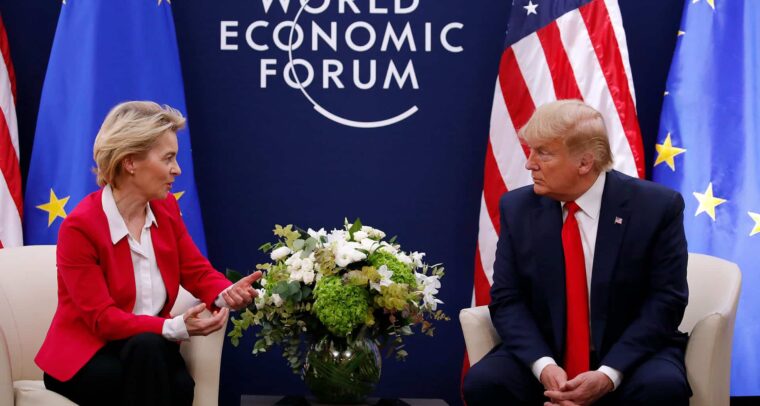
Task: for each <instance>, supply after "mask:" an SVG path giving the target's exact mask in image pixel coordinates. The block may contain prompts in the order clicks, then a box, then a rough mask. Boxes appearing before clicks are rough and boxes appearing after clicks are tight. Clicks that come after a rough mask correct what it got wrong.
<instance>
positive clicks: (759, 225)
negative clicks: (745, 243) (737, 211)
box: [747, 211, 760, 237]
mask: <svg viewBox="0 0 760 406" xmlns="http://www.w3.org/2000/svg"><path fill="white" fill-rule="evenodd" d="M747 214H749V216H750V217H752V220H753V221H754V222H755V228H753V229H752V231H750V232H749V236H750V237H752V236H753V235H755V234H757V233H760V214H758V213H753V212H751V211H748V212H747Z"/></svg>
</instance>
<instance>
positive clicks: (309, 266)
mask: <svg viewBox="0 0 760 406" xmlns="http://www.w3.org/2000/svg"><path fill="white" fill-rule="evenodd" d="M313 270H314V254H311V255H309V256H308V257H306V258H303V259H302V260H301V271H303V272H312V271H313Z"/></svg>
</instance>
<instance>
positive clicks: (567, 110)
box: [519, 100, 612, 172]
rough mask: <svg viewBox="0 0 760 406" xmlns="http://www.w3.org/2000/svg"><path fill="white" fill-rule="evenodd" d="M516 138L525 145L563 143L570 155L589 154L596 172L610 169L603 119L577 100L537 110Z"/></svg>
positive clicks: (607, 139) (562, 101)
mask: <svg viewBox="0 0 760 406" xmlns="http://www.w3.org/2000/svg"><path fill="white" fill-rule="evenodd" d="M519 136H520V138H522V139H523V140H525V141H527V142H531V141H552V140H556V139H562V141H563V142H564V144H565V146H567V148H568V150H569V151H570V153H571V154H578V153H583V152H591V154H592V155H593V156H594V169H595V170H597V171H600V172H601V171H605V170H608V169H609V168H611V167H612V151H611V150H610V141H609V138H608V137H607V129H606V128H605V126H604V118H603V117H602V114H601V113H599V112H598V111H596V110H595V109H594V108H592V107H591V106H589V105H588V104H585V103H583V102H582V101H580V100H558V101H555V102H551V103H547V104H544V105H542V106H539V107H538V108H537V109H536V111H535V112H534V113H533V115H532V116H531V117H530V120H528V123H527V124H525V126H524V127H523V128H522V129H521V130H520V134H519Z"/></svg>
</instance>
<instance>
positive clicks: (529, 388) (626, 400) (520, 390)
mask: <svg viewBox="0 0 760 406" xmlns="http://www.w3.org/2000/svg"><path fill="white" fill-rule="evenodd" d="M593 358H594V357H593V356H592V359H593ZM594 364H595V363H593V362H592V367H593V366H594ZM597 364H598V363H597ZM463 392H464V399H465V401H466V402H467V406H481V405H489V406H490V405H526V406H527V405H543V402H544V401H546V400H547V399H545V398H544V396H543V392H544V388H543V385H541V383H540V382H539V381H538V379H536V377H535V376H534V375H533V373H532V372H531V370H530V369H529V368H528V367H527V366H525V365H524V364H523V363H522V362H520V361H519V360H518V359H517V357H515V356H514V355H513V354H512V353H510V352H509V351H507V350H506V349H504V347H503V346H501V345H499V346H497V347H496V348H494V349H493V350H491V352H490V353H488V355H486V356H485V357H483V359H482V360H480V361H479V362H478V363H476V364H475V365H473V366H472V368H470V370H469V371H468V372H467V376H465V379H464V385H463ZM689 397H691V388H690V387H689V383H688V381H687V380H686V369H685V367H684V350H683V349H682V348H678V347H667V348H665V349H663V350H661V351H660V352H658V353H656V354H654V355H653V356H652V357H650V358H648V359H646V360H644V361H643V362H642V363H640V364H639V365H638V366H637V367H636V368H635V369H634V370H633V371H632V372H630V373H629V374H628V375H624V376H623V381H622V382H621V385H620V387H618V388H617V389H615V390H614V391H613V392H610V393H608V394H607V395H605V396H604V397H602V398H601V399H599V401H598V402H597V403H596V404H597V405H615V406H618V405H621V406H629V405H630V406H633V405H647V406H659V405H663V406H688V404H689Z"/></svg>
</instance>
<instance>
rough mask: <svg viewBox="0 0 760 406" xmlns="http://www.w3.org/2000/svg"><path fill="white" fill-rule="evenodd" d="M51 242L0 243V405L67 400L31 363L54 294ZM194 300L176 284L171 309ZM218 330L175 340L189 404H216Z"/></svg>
mask: <svg viewBox="0 0 760 406" xmlns="http://www.w3.org/2000/svg"><path fill="white" fill-rule="evenodd" d="M56 291H57V278H56V267H55V246H54V245H39V246H28V247H20V248H5V249H0V405H16V406H35V405H45V406H73V405H74V403H72V402H70V401H69V400H68V399H66V398H64V397H62V396H60V395H58V394H57V393H55V392H51V391H48V390H46V389H45V386H44V384H43V383H42V371H41V370H40V369H39V368H38V367H37V365H35V364H34V356H35V355H36V354H37V351H38V350H39V348H40V346H41V345H42V341H43V339H44V338H45V334H46V333H47V329H48V326H49V325H50V321H51V320H52V318H53V313H54V312H55V309H56V305H57V299H58V296H57V294H56ZM195 303H198V301H197V299H195V298H194V297H192V295H190V294H189V293H187V291H185V290H184V289H182V288H180V294H179V297H178V298H177V302H176V304H175V305H174V308H173V309H172V314H181V313H183V312H184V311H185V310H186V309H188V308H190V306H192V305H194V304H195ZM223 340H224V331H217V332H216V333H214V334H212V335H210V336H207V337H193V338H192V339H191V340H190V341H189V342H185V343H183V344H182V345H181V347H180V348H181V352H182V356H183V357H184V358H185V363H186V364H187V368H188V370H189V372H190V375H192V377H193V379H194V380H195V401H194V402H193V404H194V405H203V406H207V405H216V404H217V403H218V399H219V368H220V363H221V355H222V343H223Z"/></svg>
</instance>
